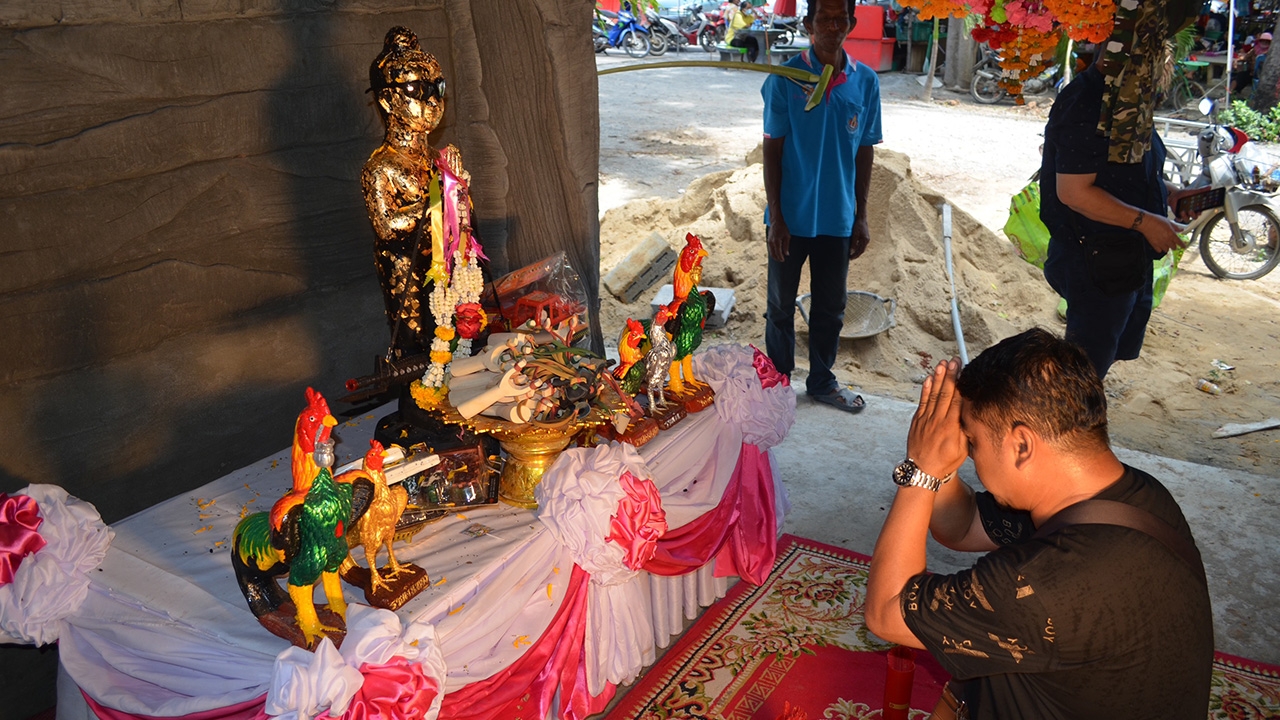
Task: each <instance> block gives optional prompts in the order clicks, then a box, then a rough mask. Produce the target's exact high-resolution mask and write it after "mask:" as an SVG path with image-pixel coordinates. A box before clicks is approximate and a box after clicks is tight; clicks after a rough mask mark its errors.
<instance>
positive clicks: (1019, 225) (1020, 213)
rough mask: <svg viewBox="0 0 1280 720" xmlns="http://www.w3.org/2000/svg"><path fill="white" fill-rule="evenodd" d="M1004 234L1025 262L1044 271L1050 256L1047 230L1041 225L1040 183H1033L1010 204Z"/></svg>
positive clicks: (1015, 196) (1014, 197) (1023, 189)
mask: <svg viewBox="0 0 1280 720" xmlns="http://www.w3.org/2000/svg"><path fill="white" fill-rule="evenodd" d="M1004 234H1005V236H1006V237H1008V238H1009V242H1011V243H1013V247H1014V248H1016V249H1017V251H1018V255H1019V256H1020V257H1021V258H1022V259H1023V260H1026V261H1027V262H1029V263H1031V264H1032V265H1035V266H1036V267H1038V268H1040V269H1041V270H1043V269H1044V260H1045V258H1046V257H1047V256H1048V254H1049V228H1047V227H1045V226H1044V223H1042V222H1040V183H1039V182H1032V183H1031V184H1030V185H1027V186H1026V187H1024V188H1022V191H1021V192H1019V193H1018V194H1017V195H1014V196H1013V199H1012V200H1010V201H1009V220H1008V222H1006V223H1005V224H1004Z"/></svg>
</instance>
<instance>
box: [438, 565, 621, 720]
mask: <svg viewBox="0 0 1280 720" xmlns="http://www.w3.org/2000/svg"><path fill="white" fill-rule="evenodd" d="M590 579H591V576H590V575H588V574H587V573H586V572H585V571H584V570H583V569H582V568H580V567H578V566H577V565H574V566H573V575H572V576H570V579H569V588H568V590H567V592H566V596H565V600H564V603H563V604H562V605H561V606H560V609H559V610H558V611H557V612H556V616H555V618H553V619H552V620H551V625H550V626H549V627H548V628H547V629H546V631H545V632H543V633H542V637H540V638H538V640H537V641H536V642H534V643H533V645H532V646H531V647H529V649H528V650H526V651H525V654H524V655H521V656H520V659H519V660H517V661H516V662H515V663H513V664H512V665H511V666H509V667H508V668H507V669H505V670H503V671H502V672H499V673H497V674H496V675H494V676H493V677H491V678H489V679H488V680H483V681H481V682H477V683H471V684H470V685H467V686H466V687H463V688H460V689H459V690H456V691H454V692H451V693H449V694H448V695H445V696H444V706H443V707H442V708H441V709H440V717H442V718H450V720H506V719H507V718H518V717H523V718H544V717H547V711H548V710H549V709H550V708H551V703H552V699H553V698H554V697H555V694H556V689H557V686H559V689H560V698H561V700H560V710H559V712H560V715H559V716H560V717H562V718H565V720H585V718H586V717H587V716H588V715H594V714H595V713H598V712H600V711H602V710H604V708H605V705H607V704H608V703H609V700H610V699H611V698H612V697H613V693H614V687H613V686H612V685H609V686H607V687H606V688H605V689H604V691H603V692H601V693H600V694H599V695H596V696H595V697H592V696H591V693H590V692H589V691H588V690H587V669H586V664H585V662H584V659H585V657H586V654H585V653H584V652H583V642H584V639H585V636H586V629H587V588H588V587H589V586H590V584H591V583H590Z"/></svg>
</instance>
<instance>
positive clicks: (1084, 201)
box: [1056, 173, 1187, 252]
mask: <svg viewBox="0 0 1280 720" xmlns="http://www.w3.org/2000/svg"><path fill="white" fill-rule="evenodd" d="M1056 177H1057V181H1058V199H1059V200H1061V201H1062V204H1064V205H1066V206H1067V207H1069V208H1071V209H1072V210H1074V211H1076V212H1078V213H1080V214H1081V215H1083V216H1085V217H1087V218H1089V219H1090V220H1094V221H1096V222H1100V223H1105V224H1107V225H1115V226H1117V227H1122V228H1132V229H1134V230H1137V231H1138V232H1140V233H1142V236H1143V237H1144V238H1146V240H1147V244H1149V245H1150V246H1151V247H1152V248H1154V249H1155V250H1156V251H1157V252H1166V251H1168V250H1172V249H1174V248H1183V247H1186V246H1187V243H1186V242H1185V241H1183V239H1182V238H1180V237H1178V233H1179V232H1182V231H1184V230H1186V228H1185V227H1184V226H1182V225H1179V224H1178V223H1175V222H1173V221H1172V220H1169V219H1168V218H1167V217H1163V216H1161V215H1156V214H1154V213H1150V212H1147V211H1146V210H1142V209H1140V208H1136V207H1134V206H1132V205H1130V204H1128V203H1125V202H1121V201H1120V200H1119V199H1117V198H1116V197H1115V196H1114V195H1112V194H1111V193H1109V192H1107V191H1106V190H1103V189H1102V188H1100V187H1098V186H1097V185H1094V181H1095V180H1096V179H1097V177H1098V176H1097V175H1096V174H1087V175H1086V174H1080V175H1075V174H1067V173H1057V174H1056Z"/></svg>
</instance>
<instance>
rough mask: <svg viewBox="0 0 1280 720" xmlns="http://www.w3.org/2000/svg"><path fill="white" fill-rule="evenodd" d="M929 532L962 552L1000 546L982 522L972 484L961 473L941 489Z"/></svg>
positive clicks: (943, 543) (991, 548)
mask: <svg viewBox="0 0 1280 720" xmlns="http://www.w3.org/2000/svg"><path fill="white" fill-rule="evenodd" d="M929 534H931V535H933V539H934V540H937V541H938V542H939V543H940V544H942V545H943V546H944V547H948V548H950V549H952V550H959V551H961V552H990V551H992V550H995V549H996V548H997V547H999V546H998V545H996V543H995V541H994V540H992V539H991V536H990V535H988V534H987V528H986V527H985V526H984V525H983V524H982V516H981V515H980V514H979V513H978V501H977V496H976V495H975V493H974V492H973V488H971V487H969V485H968V483H966V482H964V481H963V480H961V479H960V478H958V477H957V478H952V479H951V482H947V483H943V485H942V487H941V488H939V489H938V497H937V498H936V499H935V500H934V501H933V517H932V518H930V520H929Z"/></svg>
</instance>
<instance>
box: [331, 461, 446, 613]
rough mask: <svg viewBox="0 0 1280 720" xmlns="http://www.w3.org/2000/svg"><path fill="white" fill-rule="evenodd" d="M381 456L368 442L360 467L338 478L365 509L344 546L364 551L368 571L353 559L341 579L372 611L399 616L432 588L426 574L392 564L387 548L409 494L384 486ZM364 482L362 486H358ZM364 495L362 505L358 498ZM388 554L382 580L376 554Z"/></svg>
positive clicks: (392, 555) (392, 553)
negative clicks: (357, 591)
mask: <svg viewBox="0 0 1280 720" xmlns="http://www.w3.org/2000/svg"><path fill="white" fill-rule="evenodd" d="M384 457H386V451H385V450H384V449H383V447H382V443H380V442H378V441H377V440H370V441H369V452H367V453H365V456H364V464H363V467H362V468H361V469H359V470H351V471H350V472H345V473H343V474H341V475H339V476H338V482H350V483H352V485H353V487H354V488H355V494H356V500H355V501H356V502H357V503H360V502H361V501H364V502H367V505H368V509H367V510H365V511H364V514H363V515H361V516H360V519H359V520H356V521H353V522H352V523H351V529H350V530H348V531H347V543H348V544H349V545H350V546H351V547H352V548H353V549H354V548H357V547H363V548H364V557H365V561H366V562H368V563H369V568H368V569H367V570H366V569H365V568H362V567H360V566H359V565H357V564H356V561H355V559H354V558H351V557H347V559H346V560H344V561H343V563H342V567H341V569H340V570H339V573H340V574H341V575H342V579H343V580H346V581H347V582H349V583H351V584H352V585H355V586H356V587H359V588H361V589H363V590H364V596H365V599H366V600H368V601H369V604H370V605H373V606H374V607H381V608H386V609H388V610H398V609H400V607H401V606H402V605H404V604H405V603H406V602H408V601H409V600H410V599H412V598H413V596H414V595H417V594H418V593H419V592H422V591H423V590H424V589H426V587H427V586H428V585H429V584H430V583H431V579H430V578H429V577H427V571H425V570H423V569H422V568H420V567H418V566H417V565H413V564H411V563H405V564H403V565H402V564H400V563H399V562H398V561H396V554H395V551H394V550H392V548H391V543H392V541H393V540H394V539H395V535H396V522H397V521H399V520H400V516H401V515H402V514H403V513H404V509H405V507H406V506H407V505H408V504H409V493H408V491H407V490H405V488H404V486H403V485H399V484H397V485H394V486H391V485H388V484H387V476H386V475H384V474H383V472H382V462H383V458H384ZM361 481H364V482H361ZM365 492H368V493H369V495H370V497H368V498H367V500H366V499H365V498H364V497H363V494H364V493H365ZM384 546H385V547H386V548H387V561H388V564H387V567H386V568H385V569H386V571H387V572H386V576H385V577H384V576H383V574H382V573H381V572H380V571H379V570H380V569H379V568H378V551H379V550H381V549H382V548H383V547H384Z"/></svg>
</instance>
